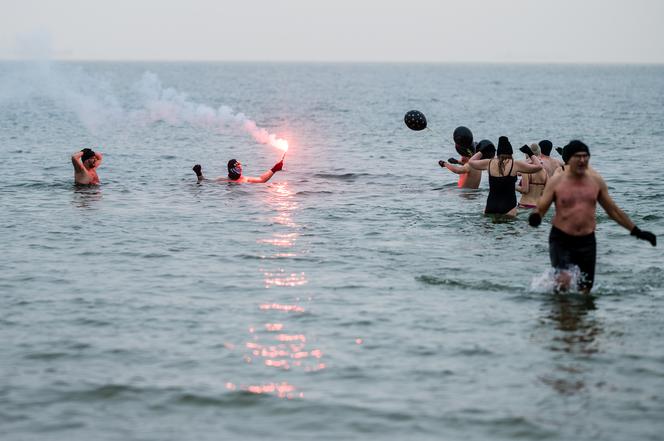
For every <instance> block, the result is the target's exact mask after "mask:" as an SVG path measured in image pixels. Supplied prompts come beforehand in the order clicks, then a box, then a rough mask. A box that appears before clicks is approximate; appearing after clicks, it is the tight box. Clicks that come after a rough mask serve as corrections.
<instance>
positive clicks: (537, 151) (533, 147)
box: [530, 142, 542, 156]
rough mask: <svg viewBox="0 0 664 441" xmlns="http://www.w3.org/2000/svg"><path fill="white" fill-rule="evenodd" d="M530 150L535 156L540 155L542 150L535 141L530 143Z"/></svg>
mask: <svg viewBox="0 0 664 441" xmlns="http://www.w3.org/2000/svg"><path fill="white" fill-rule="evenodd" d="M530 150H532V151H533V153H534V154H535V156H540V155H541V154H542V152H541V150H540V146H538V145H537V144H536V143H534V142H533V143H532V144H530Z"/></svg>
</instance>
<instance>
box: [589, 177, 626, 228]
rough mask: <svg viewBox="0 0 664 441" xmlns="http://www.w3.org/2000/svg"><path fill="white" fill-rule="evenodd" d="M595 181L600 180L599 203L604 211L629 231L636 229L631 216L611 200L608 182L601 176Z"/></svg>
mask: <svg viewBox="0 0 664 441" xmlns="http://www.w3.org/2000/svg"><path fill="white" fill-rule="evenodd" d="M595 179H598V180H599V185H600V187H599V196H597V202H599V204H600V205H601V206H602V208H603V209H604V211H606V214H608V215H609V217H610V218H611V219H613V220H614V221H616V222H617V223H618V224H620V225H622V226H623V227H625V228H627V229H628V230H629V231H632V229H633V228H634V227H635V225H634V222H632V220H631V219H630V218H629V216H627V214H625V212H624V211H622V210H621V209H620V208H619V207H618V206H617V205H616V203H615V202H613V199H611V196H609V188H608V186H607V185H606V182H604V179H602V177H601V176H599V175H597V177H596V178H595Z"/></svg>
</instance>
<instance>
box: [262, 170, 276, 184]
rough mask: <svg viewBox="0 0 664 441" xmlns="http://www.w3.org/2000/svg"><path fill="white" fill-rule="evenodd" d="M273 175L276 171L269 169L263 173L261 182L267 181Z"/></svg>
mask: <svg viewBox="0 0 664 441" xmlns="http://www.w3.org/2000/svg"><path fill="white" fill-rule="evenodd" d="M272 176H274V172H273V171H272V170H268V171H266V172H265V173H263V174H262V175H261V177H260V182H267V181H269V180H270V178H271V177H272Z"/></svg>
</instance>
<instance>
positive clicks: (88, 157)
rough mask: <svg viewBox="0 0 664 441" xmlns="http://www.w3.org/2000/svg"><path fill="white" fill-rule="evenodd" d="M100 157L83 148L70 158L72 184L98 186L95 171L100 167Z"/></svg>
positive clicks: (99, 154) (97, 153)
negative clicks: (72, 169) (72, 170)
mask: <svg viewBox="0 0 664 441" xmlns="http://www.w3.org/2000/svg"><path fill="white" fill-rule="evenodd" d="M101 161H102V155H101V153H99V152H94V151H93V150H92V149H89V148H85V149H83V150H81V151H80V152H76V153H74V154H73V155H72V156H71V162H72V164H73V165H74V182H75V183H76V184H77V185H99V176H98V175H97V169H98V168H99V166H100V165H101Z"/></svg>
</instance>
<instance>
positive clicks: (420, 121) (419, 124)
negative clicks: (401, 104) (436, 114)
mask: <svg viewBox="0 0 664 441" xmlns="http://www.w3.org/2000/svg"><path fill="white" fill-rule="evenodd" d="M403 122H405V123H406V125H407V126H408V128H409V129H411V130H415V131H420V130H424V129H426V128H427V118H426V117H425V116H424V114H423V113H422V112H420V111H419V110H411V111H410V112H406V116H404V117H403Z"/></svg>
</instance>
